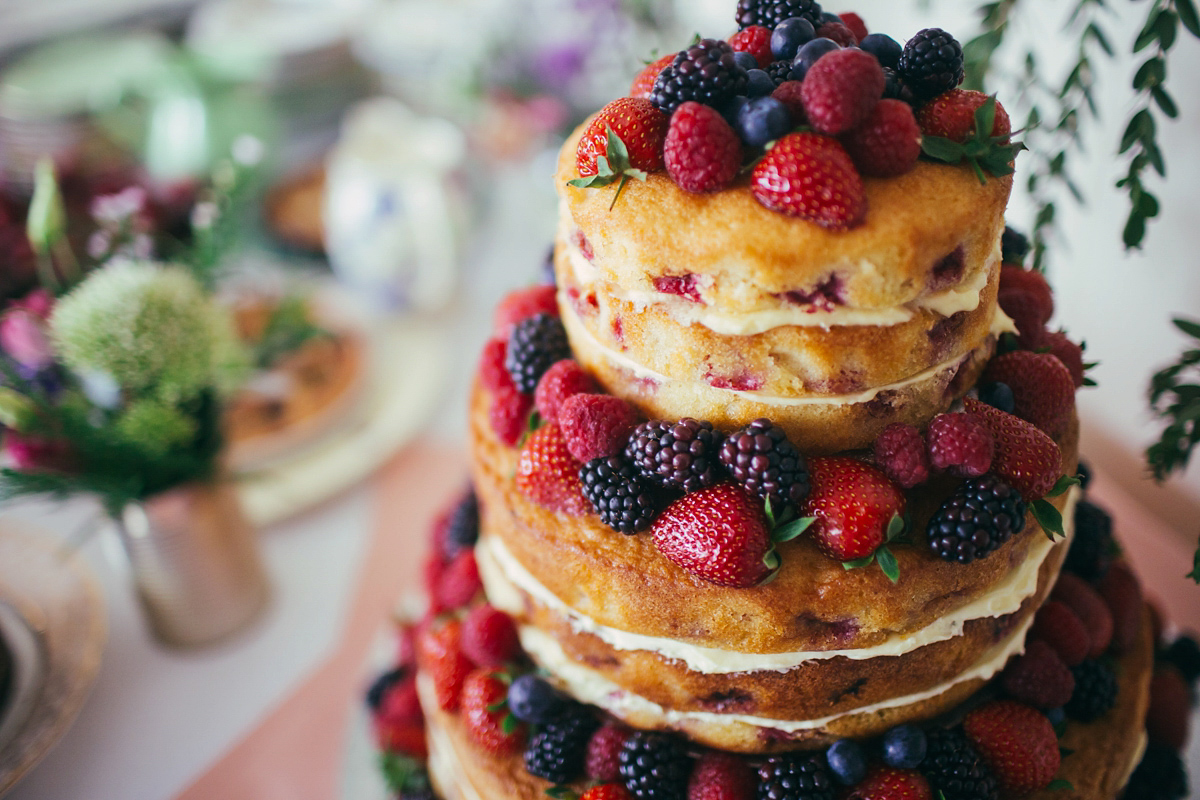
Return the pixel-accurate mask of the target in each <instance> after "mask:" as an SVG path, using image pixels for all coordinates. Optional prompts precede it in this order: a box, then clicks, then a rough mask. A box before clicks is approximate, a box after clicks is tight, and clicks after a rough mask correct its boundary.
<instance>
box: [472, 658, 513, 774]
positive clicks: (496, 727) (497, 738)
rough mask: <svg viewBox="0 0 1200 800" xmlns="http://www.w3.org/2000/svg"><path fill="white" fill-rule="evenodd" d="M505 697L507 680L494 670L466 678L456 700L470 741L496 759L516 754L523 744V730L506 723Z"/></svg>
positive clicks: (509, 722)
mask: <svg viewBox="0 0 1200 800" xmlns="http://www.w3.org/2000/svg"><path fill="white" fill-rule="evenodd" d="M507 693H508V683H507V676H505V675H504V674H503V673H501V672H499V671H498V670H494V669H477V670H475V671H474V672H472V673H471V674H470V675H468V676H467V679H466V681H464V683H463V689H462V697H461V698H460V699H459V705H460V706H461V707H462V720H463V724H464V726H465V727H466V729H467V733H468V734H469V735H470V737H471V739H472V740H473V741H474V742H475V744H477V745H479V746H480V747H482V748H483V749H484V750H486V751H487V752H489V753H495V754H498V755H506V754H508V753H514V752H516V751H517V750H518V749H520V747H521V744H522V742H524V740H525V726H524V725H522V724H519V723H518V724H516V725H514V724H513V722H512V721H510V718H511V714H510V713H509V710H508V704H507V702H506V701H505V697H506V695H507Z"/></svg>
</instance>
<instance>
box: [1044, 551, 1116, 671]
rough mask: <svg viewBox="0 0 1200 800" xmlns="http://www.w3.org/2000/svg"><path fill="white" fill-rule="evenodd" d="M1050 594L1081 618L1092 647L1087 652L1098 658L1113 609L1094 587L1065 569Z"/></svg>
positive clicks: (1108, 637) (1109, 635)
mask: <svg viewBox="0 0 1200 800" xmlns="http://www.w3.org/2000/svg"><path fill="white" fill-rule="evenodd" d="M1050 597H1051V598H1052V599H1054V600H1058V601H1060V602H1062V603H1065V604H1066V605H1067V606H1069V607H1070V609H1071V610H1072V611H1074V612H1075V613H1076V614H1077V615H1078V616H1079V619H1080V620H1082V621H1083V627H1084V628H1086V629H1087V632H1088V636H1089V637H1090V638H1091V642H1092V646H1091V648H1090V649H1089V650H1088V655H1089V656H1090V657H1092V658H1098V657H1099V656H1101V655H1103V654H1104V651H1105V650H1107V649H1108V645H1109V644H1110V643H1111V642H1112V636H1113V618H1112V612H1111V611H1109V610H1108V604H1106V603H1105V602H1104V598H1102V597H1101V596H1100V595H1099V594H1097V593H1096V590H1095V589H1093V588H1092V587H1091V584H1089V583H1088V582H1087V581H1085V580H1084V579H1083V578H1080V577H1079V576H1077V575H1072V574H1071V573H1069V572H1064V573H1062V574H1061V575H1059V576H1058V583H1056V584H1054V591H1053V592H1051V593H1050Z"/></svg>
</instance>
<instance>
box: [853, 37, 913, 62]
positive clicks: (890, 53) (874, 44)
mask: <svg viewBox="0 0 1200 800" xmlns="http://www.w3.org/2000/svg"><path fill="white" fill-rule="evenodd" d="M858 46H859V48H860V49H862V50H866V51H867V52H868V53H870V54H871V55H873V56H875V60H876V61H878V62H879V66H881V67H891V68H892V69H895V68H896V65H897V64H898V63H900V54H901V53H903V52H904V45H902V44H900V43H899V42H897V41H896V40H895V39H893V38H892V37H890V36H888V35H887V34H886V33H872V34H868V35H867V36H866V37H865V38H864V39H863V40H862V41H861V42H859V43H858Z"/></svg>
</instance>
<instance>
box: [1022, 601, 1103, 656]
mask: <svg viewBox="0 0 1200 800" xmlns="http://www.w3.org/2000/svg"><path fill="white" fill-rule="evenodd" d="M1029 636H1030V638H1033V639H1039V640H1041V641H1044V642H1046V644H1048V645H1050V646H1051V647H1053V648H1054V652H1056V653H1058V657H1059V658H1061V659H1062V661H1063V663H1064V664H1066V665H1067V666H1068V667H1076V666H1079V665H1080V664H1082V663H1083V660H1084V659H1085V658H1087V655H1088V651H1089V650H1091V649H1092V637H1091V636H1090V635H1089V634H1088V632H1087V628H1086V627H1084V624H1083V620H1081V619H1080V618H1079V615H1078V614H1076V613H1075V612H1074V611H1072V610H1071V607H1070V606H1068V605H1067V604H1066V603H1060V602H1059V601H1057V600H1051V601H1049V602H1047V603H1046V604H1045V605H1043V606H1042V607H1041V608H1039V609H1038V612H1037V616H1035V617H1034V618H1033V627H1032V628H1031V629H1030V630H1029Z"/></svg>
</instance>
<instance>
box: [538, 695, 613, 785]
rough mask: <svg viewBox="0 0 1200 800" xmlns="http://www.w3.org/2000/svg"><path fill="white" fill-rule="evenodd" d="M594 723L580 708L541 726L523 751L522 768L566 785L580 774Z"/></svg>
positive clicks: (595, 724) (595, 723)
mask: <svg viewBox="0 0 1200 800" xmlns="http://www.w3.org/2000/svg"><path fill="white" fill-rule="evenodd" d="M597 724H598V723H597V722H596V720H595V718H593V717H592V715H591V714H589V713H587V712H586V711H584V710H583V709H582V708H577V709H574V710H572V711H569V712H568V713H566V714H565V715H564V716H562V717H559V718H558V719H553V720H550V721H548V722H546V723H545V724H543V725H542V727H541V730H539V731H538V733H537V734H536V735H535V736H534V737H533V738H532V739H530V740H529V746H528V747H527V748H525V769H527V770H529V774H530V775H535V776H537V777H539V778H545V779H546V780H548V781H550V782H551V783H567V782H569V781H573V780H575V779H576V778H578V777H579V776H580V775H582V774H583V760H584V756H585V754H586V753H587V744H588V740H589V739H590V738H591V736H592V732H593V731H595V730H596V726H597Z"/></svg>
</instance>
